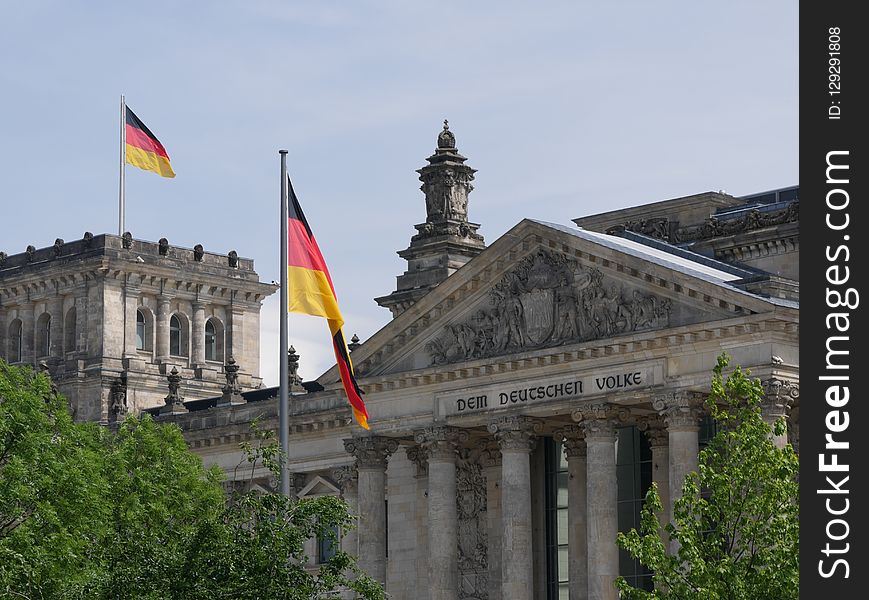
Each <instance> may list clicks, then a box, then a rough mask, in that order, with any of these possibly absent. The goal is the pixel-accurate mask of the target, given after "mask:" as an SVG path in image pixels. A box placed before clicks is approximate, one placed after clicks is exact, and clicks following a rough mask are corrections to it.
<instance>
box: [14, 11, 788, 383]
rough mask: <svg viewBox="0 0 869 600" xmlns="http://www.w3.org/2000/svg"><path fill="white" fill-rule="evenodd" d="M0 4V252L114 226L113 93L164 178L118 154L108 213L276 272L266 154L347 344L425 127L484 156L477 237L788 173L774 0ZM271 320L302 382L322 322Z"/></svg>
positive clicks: (783, 73)
mask: <svg viewBox="0 0 869 600" xmlns="http://www.w3.org/2000/svg"><path fill="white" fill-rule="evenodd" d="M0 15H2V18H0V251H5V252H6V253H7V254H17V253H20V252H23V251H24V249H25V248H26V247H27V246H28V245H30V244H32V245H34V246H36V247H37V248H42V247H46V246H51V245H52V244H53V243H54V240H55V239H56V238H62V239H65V240H67V241H70V240H74V239H79V238H81V236H82V235H83V233H84V232H85V231H91V232H93V233H94V234H99V233H113V234H116V233H118V171H119V104H120V96H121V95H122V94H123V95H124V96H125V97H126V102H127V104H128V105H129V106H130V107H131V108H132V109H133V110H134V111H135V112H136V114H137V115H138V116H139V117H140V118H141V119H142V121H143V122H144V123H145V124H146V125H147V126H148V127H149V128H150V129H151V131H152V132H153V133H154V134H155V135H156V136H157V137H158V138H159V139H160V141H161V142H162V143H163V145H164V146H165V147H166V150H167V151H168V154H169V156H170V158H171V161H172V166H173V168H174V170H175V172H176V173H177V177H176V178H175V179H165V178H161V177H158V176H156V175H155V174H153V173H149V172H145V171H140V170H138V169H135V168H133V167H128V168H127V171H126V227H125V229H126V230H129V231H130V232H131V233H132V234H133V237H135V238H137V239H143V240H149V241H156V240H158V239H160V238H161V237H166V238H167V239H168V240H169V242H170V243H171V244H173V245H176V246H182V247H187V248H192V247H193V246H194V245H196V244H202V245H203V246H204V248H205V250H207V251H211V252H217V253H221V254H225V253H227V252H228V251H229V250H233V249H234V250H236V251H237V252H238V254H239V255H240V256H242V257H247V258H252V259H254V261H255V268H256V270H257V272H258V273H259V275H260V279H261V280H262V281H265V282H271V281H273V280H275V281H277V280H279V279H280V244H279V240H280V219H279V216H280V176H279V175H280V161H279V155H278V150H279V149H286V150H288V151H289V154H288V166H289V172H290V175H291V177H292V180H293V186H294V188H295V190H296V193H297V195H298V197H299V200H300V203H301V205H302V207H303V209H304V210H305V213H306V216H307V218H308V221H309V223H310V225H311V227H312V229H313V231H314V234H315V236H316V237H317V239H318V241H319V245H320V248H321V250H322V252H323V254H324V256H325V258H326V261H327V264H328V266H329V269H330V271H331V274H332V279H333V281H334V282H335V287H336V291H337V294H338V297H339V305H340V307H341V309H342V312H343V315H344V319H345V321H346V325H345V334H346V337H347V338H350V336H352V335H353V334H357V335H358V336H359V337H360V338H361V339H362V340H363V341H364V340H365V339H367V338H369V337H370V336H371V335H373V334H374V333H375V332H376V331H377V330H378V329H380V328H381V327H382V326H383V325H385V324H386V323H387V322H388V321H389V320H390V314H389V311H387V310H386V309H384V308H381V307H379V306H377V304H376V303H375V302H374V301H373V298H375V297H377V296H383V295H386V294H388V293H389V292H391V291H393V290H394V289H395V277H396V276H397V275H399V274H401V273H402V272H403V271H404V269H405V265H406V263H405V262H404V261H403V260H402V259H401V258H399V257H398V256H397V255H396V251H398V250H402V249H404V248H406V247H407V245H408V244H409V242H410V237H411V235H413V234H414V233H416V231H415V230H414V228H413V225H414V224H416V223H422V222H424V221H425V203H424V197H423V195H422V193H421V192H420V191H419V185H420V182H419V181H418V179H417V177H418V175H417V173H415V170H416V169H418V168H420V167H422V166H423V165H425V164H426V161H425V158H426V157H428V156H429V155H431V154H432V152H433V150H434V148H435V146H436V140H437V135H438V133H439V131H440V130H441V128H442V122H443V120H444V119H449V122H450V129H451V131H452V132H453V133H454V134H455V136H456V140H457V146H458V149H459V152H461V153H462V154H463V155H464V156H466V157H468V163H467V164H469V165H470V166H472V167H473V168H475V169H478V173H477V174H476V180H475V182H474V183H475V190H474V191H473V192H472V194H471V195H470V200H469V217H470V220H471V221H472V222H476V223H480V224H481V228H480V231H479V233H481V234H482V235H483V236H484V237H485V238H486V242H487V243H492V242H494V241H495V240H496V239H497V238H498V237H499V236H501V235H502V234H503V233H505V232H506V231H507V230H509V229H510V228H511V227H512V226H513V225H515V224H516V223H518V222H519V221H521V220H522V219H523V218H526V217H528V218H534V219H540V220H545V221H552V222H557V223H562V224H567V225H571V223H570V220H571V219H573V218H576V217H580V216H585V215H591V214H595V213H598V212H604V211H609V210H614V209H618V208H625V207H630V206H636V205H639V204H644V203H648V202H656V201H660V200H666V199H670V198H676V197H680V196H686V195H691V194H696V193H701V192H705V191H710V190H714V191H717V190H724V191H726V192H727V193H730V194H733V195H736V196H740V195H746V194H752V193H756V192H761V191H766V190H770V189H775V188H779V187H785V186H791V185H796V184H797V183H798V180H797V173H798V161H797V157H798V150H799V148H798V122H797V119H798V95H797V87H798V69H797V67H798V60H797V57H798V38H797V25H798V20H797V16H798V5H797V3H796V2H793V1H778V0H769V1H765V2H756V1H751V2H743V1H732V2H718V3H707V2H696V0H695V1H667V0H660V1H657V2H649V1H630V0H626V1H619V2H588V1H585V0H574V1H571V2H561V1H551V2H537V3H530V2H512V1H509V0H501V1H498V2H492V1H487V0H484V1H477V2H458V1H452V0H440V1H438V2H413V1H404V2H399V1H394V2H385V1H365V0H361V1H354V2H329V1H310V2H308V1H290V0H282V1H278V0H275V1H270V0H249V1H244V2H241V1H238V2H234V1H220V0H212V1H209V2H205V1H196V0H189V1H185V2H162V1H159V0H152V1H149V2H136V3H130V2H116V1H112V2H103V1H98V0H94V1H88V2H85V1H77V0H67V1H54V2H49V1H40V0H29V1H27V2H20V1H16V2H12V1H9V0H0ZM278 296H279V294H277V293H276V294H274V295H273V296H271V297H270V298H269V299H267V300H266V301H265V302H264V304H263V311H262V332H261V342H262V343H261V371H262V375H263V379H264V383H265V384H266V385H276V384H277V381H278V365H279V362H278V361H279V356H278V354H279V352H278V345H279V336H278V332H279V314H280V307H279V304H280V303H279V301H278ZM289 328H290V342H291V343H292V344H293V345H294V347H295V348H296V350H297V351H298V352H299V354H300V355H301V363H300V364H301V367H300V374H301V375H302V377H303V378H304V379H306V380H311V379H315V378H316V377H317V376H319V375H320V374H321V373H322V372H324V371H325V370H326V369H328V368H329V366H330V365H331V364H332V363H333V357H332V350H331V345H330V338H329V334H328V329H327V326H326V323H325V322H324V321H323V320H322V319H315V318H312V317H307V316H303V315H290V320H289Z"/></svg>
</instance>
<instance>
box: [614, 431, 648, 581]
mask: <svg viewBox="0 0 869 600" xmlns="http://www.w3.org/2000/svg"><path fill="white" fill-rule="evenodd" d="M616 481H617V484H618V504H617V514H618V523H619V531H623V532H628V531H630V530H631V529H638V530H639V528H640V510H641V509H642V507H643V500H645V497H646V492H648V491H649V488H650V487H651V486H652V449H651V447H650V446H649V442H648V440H647V439H646V436H644V435H642V434H641V433H640V431H639V430H638V429H637V428H636V427H619V428H618V429H616ZM619 575H622V576H623V577H624V578H625V579H626V580H627V582H628V583H629V584H631V585H632V586H634V587H638V588H640V589H644V590H649V591H651V590H652V589H653V588H654V585H653V582H652V572H651V571H650V570H649V569H647V568H646V567H644V566H643V565H641V564H640V561H638V560H636V559H634V558H632V557H631V555H630V554H629V553H628V552H626V551H625V550H622V549H619Z"/></svg>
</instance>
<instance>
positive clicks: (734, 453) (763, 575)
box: [616, 354, 799, 600]
mask: <svg viewBox="0 0 869 600" xmlns="http://www.w3.org/2000/svg"><path fill="white" fill-rule="evenodd" d="M728 361H729V357H728V356H727V355H726V354H722V355H721V356H720V357H719V358H718V364H717V365H716V367H715V369H714V370H713V377H712V388H711V394H710V396H709V398H708V405H709V410H710V411H711V414H712V417H713V418H714V420H715V421H716V423H717V426H718V433H717V434H716V435H715V437H714V438H713V439H712V441H711V442H710V444H709V445H708V446H707V447H706V448H704V449H703V450H702V451H701V452H700V459H699V472H698V473H691V474H690V475H689V476H688V477H687V478H686V480H685V483H684V487H683V489H682V494H683V495H682V497H681V498H680V499H678V500H677V501H676V502H675V503H674V522H673V523H672V524H669V523H668V524H667V525H666V526H664V527H663V531H666V537H667V538H669V539H670V540H674V541H675V542H676V547H677V548H678V550H677V551H676V552H675V554H673V553H671V552H669V551H668V546H667V543H666V541H665V537H664V536H662V535H661V532H662V527H661V524H660V523H659V521H658V518H657V516H656V513H657V512H660V511H661V510H662V507H661V500H660V497H659V496H658V492H657V489H656V487H655V486H654V485H653V486H652V488H651V489H650V490H649V492H648V494H647V495H646V499H645V504H644V506H643V510H642V516H641V525H640V531H639V532H638V531H636V530H635V529H634V530H631V531H630V532H628V533H627V534H624V533H620V534H619V536H618V544H619V546H620V547H622V548H624V549H625V550H627V551H628V552H629V553H630V554H631V555H632V556H633V557H635V558H637V559H639V560H640V562H641V563H642V564H644V565H646V566H647V567H649V568H650V569H651V570H652V571H653V572H654V580H655V590H654V591H651V592H649V591H643V590H640V589H636V588H633V587H632V586H630V585H629V584H628V583H627V581H625V579H624V578H621V577H619V578H618V579H617V580H616V586H617V587H618V589H619V591H620V593H621V595H622V597H623V598H628V599H631V600H650V599H674V600H675V599H681V600H694V599H697V600H701V599H702V600H757V599H760V598H763V599H764V600H793V599H795V598H797V597H798V595H799V570H798V559H799V505H798V503H797V498H798V492H799V485H798V483H797V474H798V460H797V456H796V454H795V453H794V451H793V448H792V447H791V446H790V445H788V446H786V447H785V448H783V449H779V448H777V447H776V446H775V445H774V444H773V443H772V441H771V439H770V435H771V433H772V432H773V428H770V426H769V425H768V424H766V423H765V422H764V421H763V419H762V418H761V414H760V403H761V400H762V398H763V388H762V386H761V383H760V381H759V380H757V379H750V377H749V376H750V373H747V372H743V371H742V369H741V368H739V367H736V368H735V369H734V370H733V372H731V373H730V375H729V376H728V377H727V378H726V379H725V378H724V375H723V374H724V369H725V368H726V367H727V364H728ZM784 428H785V423H784V420H783V419H782V420H781V421H780V422H778V423H776V424H775V426H774V430H775V433H777V434H779V435H780V434H782V433H784ZM701 491H702V493H701Z"/></svg>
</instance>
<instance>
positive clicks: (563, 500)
mask: <svg viewBox="0 0 869 600" xmlns="http://www.w3.org/2000/svg"><path fill="white" fill-rule="evenodd" d="M543 452H544V454H543V457H544V464H545V466H546V480H545V481H546V488H545V490H544V504H545V510H546V600H567V599H568V593H569V592H568V585H569V583H568V582H569V573H568V562H567V561H568V556H567V545H568V535H569V531H568V523H567V458H566V457H565V456H564V452H563V451H562V446H561V443H559V442H556V441H555V440H553V439H552V438H545V439H544V446H543Z"/></svg>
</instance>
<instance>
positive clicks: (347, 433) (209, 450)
mask: <svg viewBox="0 0 869 600" xmlns="http://www.w3.org/2000/svg"><path fill="white" fill-rule="evenodd" d="M466 160H467V159H465V157H463V156H461V155H460V154H459V152H458V149H457V147H456V142H455V137H454V135H453V134H452V132H450V131H449V129H448V127H447V125H446V124H445V126H444V130H443V131H442V132H441V133H440V135H439V137H438V143H437V149H436V151H435V153H434V154H433V155H432V156H431V157H429V158H428V160H427V163H428V164H427V165H425V166H424V167H423V168H421V169H420V170H419V173H420V180H421V181H422V183H423V186H422V191H423V193H424V195H425V207H426V220H425V222H424V223H422V224H420V225H416V226H415V228H416V234H415V235H413V237H412V238H411V241H410V245H409V247H408V248H407V249H405V250H402V251H401V252H400V253H399V254H400V255H401V256H402V257H403V258H405V259H406V260H407V262H408V268H407V271H406V272H405V273H403V274H402V275H399V277H398V279H397V285H396V289H395V290H394V291H392V292H391V293H390V294H387V295H385V296H382V297H380V298H377V302H378V303H379V304H380V305H381V306H384V307H386V308H388V309H389V310H390V311H391V313H392V315H393V318H392V320H391V321H390V322H389V323H388V324H387V325H386V326H384V327H383V328H382V329H381V330H380V331H378V332H377V333H376V334H375V335H374V336H372V337H371V338H370V339H368V340H366V341H365V343H364V344H362V345H359V346H358V347H355V348H354V349H353V351H352V358H353V361H354V364H355V367H356V369H357V374H358V376H359V382H360V384H361V386H362V387H363V389H364V390H365V392H366V396H365V402H366V405H367V407H368V410H369V413H370V415H371V419H370V423H371V431H370V432H364V431H362V430H360V429H359V428H358V427H356V426H355V425H354V424H353V423H352V419H351V415H350V410H349V408H348V406H347V403H346V401H345V400H344V398H343V395H342V392H341V389H340V383H339V378H338V374H337V371H336V370H335V369H334V368H333V369H331V370H329V371H327V372H326V373H324V374H323V375H322V376H320V377H319V378H318V379H317V381H314V382H306V383H304V384H301V385H296V386H294V389H293V393H292V395H291V399H290V411H291V415H290V429H291V431H290V457H291V458H290V462H291V464H290V467H291V470H292V472H293V473H294V475H293V478H292V482H293V487H294V491H295V493H296V494H297V495H299V496H302V497H304V496H312V495H320V494H340V495H342V496H344V497H345V498H346V499H347V500H348V502H349V503H350V504H351V505H352V506H353V507H355V509H356V512H357V513H358V514H359V515H360V516H359V527H358V528H357V529H356V530H354V531H351V532H347V533H346V534H345V535H344V537H343V539H342V545H343V546H345V547H346V548H347V549H349V550H350V551H351V552H353V553H354V554H356V555H357V556H359V559H360V564H361V565H362V567H363V568H364V569H365V570H366V571H367V572H368V573H370V574H371V575H373V576H374V577H376V578H378V579H380V580H381V581H384V582H385V584H386V589H387V592H388V593H389V594H391V596H392V597H394V598H402V599H404V598H408V599H409V598H414V599H418V598H424V599H431V600H444V599H463V600H464V599H468V600H470V599H477V600H482V599H484V598H486V599H488V600H496V599H497V600H528V599H531V598H534V599H541V600H543V599H547V600H548V599H551V598H570V599H572V600H575V599H580V598H582V599H585V598H588V599H594V600H600V599H607V600H610V599H614V598H615V597H616V591H615V588H614V587H613V585H612V581H613V579H614V578H615V577H616V575H618V574H622V575H625V576H626V577H628V579H629V580H631V581H633V582H635V583H636V584H639V585H647V586H648V585H649V584H650V581H651V580H650V575H649V573H647V572H644V571H643V570H642V568H641V566H640V565H638V564H637V563H635V562H634V561H632V560H630V559H629V557H626V556H624V555H620V553H619V551H618V549H617V547H616V545H615V538H616V532H617V531H619V530H625V529H629V528H630V527H633V526H635V525H637V519H638V514H639V508H640V505H641V502H642V498H643V496H644V494H645V490H646V489H647V488H648V486H649V485H650V483H651V482H652V481H655V482H657V483H658V487H659V489H660V490H661V492H662V500H663V502H664V505H665V507H671V506H672V501H673V500H674V499H675V498H676V497H677V495H678V494H679V490H680V487H681V482H682V480H683V479H684V476H685V474H686V473H688V472H689V471H691V470H693V469H695V468H696V465H697V455H698V451H699V447H700V446H701V444H702V442H703V440H704V439H705V438H706V437H708V435H709V433H710V432H709V431H708V425H709V423H708V420H707V419H706V418H705V417H704V414H703V409H702V406H703V402H702V401H703V397H704V394H705V393H706V392H707V391H708V389H709V382H710V377H711V370H712V367H713V366H714V364H715V362H716V358H717V356H718V355H719V354H720V353H721V352H722V351H723V350H726V351H727V352H728V353H729V354H731V355H732V356H733V359H734V361H735V362H736V363H738V364H740V365H743V366H744V367H748V368H750V369H751V372H752V374H753V375H754V376H756V377H760V378H761V379H762V380H763V381H764V383H765V385H766V389H767V391H768V396H767V402H766V403H765V405H764V417H765V418H766V419H769V420H770V421H772V420H775V419H777V418H779V417H781V416H788V418H789V425H790V427H789V432H788V437H789V438H790V441H791V442H792V443H794V445H797V444H798V436H799V427H798V407H797V406H796V402H797V401H798V397H799V349H798V337H799V312H798V306H799V304H798V296H799V283H798V281H797V264H798V256H799V211H798V204H797V202H798V189H797V188H787V189H782V190H776V191H774V192H769V193H765V194H759V195H756V196H751V197H743V198H737V197H733V196H730V195H727V194H725V193H723V192H717V193H716V192H708V193H703V194H697V195H694V196H689V197H685V198H676V199H673V200H666V201H663V202H657V203H654V204H647V205H643V206H639V207H635V208H631V209H626V210H619V211H612V212H608V213H604V214H599V215H593V216H587V217H582V218H578V219H575V221H574V223H575V225H577V226H578V227H576V226H567V225H563V224H553V223H544V222H540V221H534V220H530V219H525V220H523V221H521V222H519V223H518V224H517V225H516V226H514V227H513V228H512V229H511V230H510V231H508V232H507V233H505V234H504V235H502V236H501V237H500V238H498V239H497V240H495V241H494V242H492V243H491V244H490V245H488V246H486V245H485V243H484V240H483V238H482V237H481V236H480V235H479V234H478V233H477V228H478V225H476V224H474V223H471V222H470V221H469V220H468V198H469V193H470V192H471V191H472V189H473V187H472V181H473V177H474V170H473V169H472V168H471V167H469V166H467V165H466V164H465V163H466ZM106 239H107V240H108V239H112V240H114V238H111V237H110V236H106ZM12 259H15V261H17V262H20V261H21V260H22V259H21V258H20V257H9V258H7V259H6V260H7V264H8V261H10V260H12ZM16 264H17V263H16ZM5 268H6V269H8V268H9V267H8V266H7V267H5ZM251 268H252V267H251ZM0 269H4V267H3V266H0ZM5 272H6V271H3V270H0V290H4V291H2V292H0V293H2V294H3V295H2V296H0V297H2V298H3V302H4V304H3V308H0V310H5V313H3V312H0V319H2V321H0V322H2V323H3V327H4V328H5V329H6V330H8V329H9V327H10V325H9V324H10V322H14V321H15V319H21V320H22V322H24V321H25V320H24V319H22V318H21V317H20V316H19V315H20V314H22V313H21V309H20V308H15V309H10V308H9V304H10V303H9V302H8V299H7V298H9V297H10V294H9V292H7V291H5V290H8V289H9V285H8V284H7V281H8V279H7V276H6V275H4V273H5ZM109 272H111V269H110V270H109ZM18 277H21V276H20V275H19V276H18ZM16 281H17V280H16ZM249 285H250V286H252V287H251V290H252V291H251V294H255V293H259V294H261V295H260V297H262V295H264V294H266V293H269V292H270V290H271V289H272V288H270V287H268V286H262V284H259V283H255V282H253V280H251V282H250V284H249ZM257 286H260V287H257ZM253 290H258V292H254V291H253ZM17 294H18V295H16V296H15V297H16V298H20V297H23V296H21V292H17ZM130 304H131V305H132V302H131V303H130ZM121 306H123V304H121ZM127 312H128V313H129V314H132V310H128V311H127ZM254 312H255V311H254ZM28 314H29V313H28ZM34 314H35V311H34ZM161 314H165V312H164V313H161ZM251 314H253V313H251ZM27 318H28V319H30V320H27V321H26V323H27V324H28V325H27V327H28V328H30V327H32V325H30V323H32V322H33V321H32V319H33V317H32V316H31V317H27ZM13 324H14V323H13ZM28 335H30V334H29V333H28ZM11 339H13V338H12V337H8V338H7V341H6V344H7V348H9V347H10V346H9V340H11ZM15 339H16V340H17V338H15ZM15 343H17V342H15ZM15 343H13V345H12V348H13V349H14V347H15ZM24 347H29V346H27V345H26V344H25V345H24ZM7 352H8V350H7ZM28 356H30V355H28ZM290 358H291V359H292V360H297V357H295V356H291V357H290ZM118 364H123V363H120V362H119V363H118ZM164 370H165V369H164ZM216 371H217V370H215V372H216ZM224 371H225V379H226V383H225V385H224V386H223V388H222V389H221V393H220V395H218V393H215V394H214V395H213V396H212V397H208V398H206V397H203V398H201V399H197V400H193V401H188V402H183V400H182V399H181V398H180V397H179V394H178V393H177V392H178V390H179V389H181V390H186V389H188V381H189V379H188V376H189V375H190V374H192V373H194V372H195V371H192V370H188V371H186V372H184V373H182V379H180V380H179V379H178V377H177V375H176V376H174V379H173V380H172V381H171V382H170V386H171V387H172V391H171V392H170V394H169V396H168V397H167V398H166V399H165V403H164V404H163V406H162V408H159V407H158V408H155V409H153V411H154V412H155V413H158V414H161V416H160V418H161V419H164V420H166V421H171V422H175V423H177V424H178V425H179V426H180V427H181V428H182V430H183V431H184V434H185V437H186V438H187V440H188V443H189V444H190V446H191V447H192V448H193V449H194V451H196V452H197V453H199V454H200V455H201V456H202V457H203V459H204V460H205V462H206V463H208V464H218V465H220V466H221V467H223V468H224V469H225V470H226V472H227V473H229V474H230V476H231V477H236V476H237V477H238V479H239V480H241V479H244V480H245V481H246V485H255V486H261V487H263V488H274V487H275V483H274V482H273V481H272V480H271V476H270V475H269V474H268V473H267V472H265V471H264V470H259V471H257V472H255V473H254V474H253V477H250V476H249V474H246V475H245V477H244V478H242V477H241V476H240V475H237V471H236V469H235V467H236V466H237V465H238V464H239V460H240V453H239V449H238V443H239V442H240V441H243V440H247V439H250V437H251V431H250V424H251V423H252V422H253V421H254V420H257V421H258V422H259V424H260V427H266V428H276V427H277V422H278V415H277V400H276V391H275V390H274V389H258V390H252V391H244V390H243V389H241V386H240V385H239V381H240V380H239V379H237V377H236V375H235V374H234V371H233V368H232V367H231V366H229V367H228V368H225V369H224ZM161 374H162V373H161ZM170 375H171V373H170ZM253 375H254V374H253V373H251V376H252V377H253ZM129 378H130V375H128V381H129V380H130V379H129ZM251 381H253V379H252V380H251ZM189 385H190V386H194V384H193V383H191V384H189ZM197 385H198V384H197ZM215 385H217V382H215ZM130 389H131V387H130V386H128V388H127V390H128V391H127V394H128V395H129V394H130ZM185 393H186V394H187V395H190V394H189V392H185ZM128 403H129V402H128ZM788 409H790V411H788ZM787 441H788V440H787V439H785V438H784V436H783V437H782V438H779V439H776V443H779V444H784V443H787ZM324 552H328V548H325V547H323V546H322V545H320V544H318V543H317V541H316V540H312V541H311V542H310V548H309V554H310V555H311V557H312V564H316V562H317V560H318V559H319V558H321V554H322V553H324Z"/></svg>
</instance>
